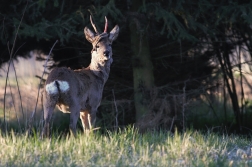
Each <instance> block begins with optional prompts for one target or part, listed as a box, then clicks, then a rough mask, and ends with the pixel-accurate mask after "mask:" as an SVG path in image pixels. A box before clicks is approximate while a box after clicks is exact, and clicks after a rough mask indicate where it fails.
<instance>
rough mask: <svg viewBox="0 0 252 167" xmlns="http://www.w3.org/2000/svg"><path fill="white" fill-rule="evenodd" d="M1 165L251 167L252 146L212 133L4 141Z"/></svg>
mask: <svg viewBox="0 0 252 167" xmlns="http://www.w3.org/2000/svg"><path fill="white" fill-rule="evenodd" d="M0 143H1V149H0V157H1V160H0V166H244V165H245V166H250V165H252V153H251V141H250V140H249V139H247V138H242V137H239V136H225V135H217V134H213V133H207V134H202V133H200V132H197V131H195V132H193V131H192V130H187V131H186V132H184V133H178V132H175V133H174V134H171V133H168V132H147V133H144V134H140V133H138V131H137V130H136V129H135V128H131V127H129V128H126V129H124V130H121V131H119V132H107V134H105V135H104V134H99V132H97V133H95V134H90V135H89V136H87V135H84V134H78V136H77V137H76V138H65V137H59V135H57V134H55V135H53V137H52V138H51V139H43V140H41V139H40V138H39V137H38V136H37V135H34V136H33V137H28V136H27V135H24V134H15V133H14V132H12V133H10V134H8V135H1V136H0Z"/></svg>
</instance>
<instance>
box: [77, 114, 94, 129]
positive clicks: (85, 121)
mask: <svg viewBox="0 0 252 167" xmlns="http://www.w3.org/2000/svg"><path fill="white" fill-rule="evenodd" d="M80 119H81V123H82V127H83V131H84V133H88V132H89V130H90V129H91V128H92V125H91V117H90V114H89V112H88V111H86V110H82V111H81V113H80Z"/></svg>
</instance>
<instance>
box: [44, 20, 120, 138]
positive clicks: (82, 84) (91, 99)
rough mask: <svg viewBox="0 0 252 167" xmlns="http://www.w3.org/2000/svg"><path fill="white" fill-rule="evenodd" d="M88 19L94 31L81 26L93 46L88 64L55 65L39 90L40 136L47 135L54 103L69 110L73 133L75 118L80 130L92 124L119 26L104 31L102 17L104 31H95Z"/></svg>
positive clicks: (63, 110) (87, 128)
mask: <svg viewBox="0 0 252 167" xmlns="http://www.w3.org/2000/svg"><path fill="white" fill-rule="evenodd" d="M90 20H91V23H92V25H93V27H94V29H95V32H96V33H94V32H92V31H91V30H89V29H88V28H87V27H85V29H84V34H85V36H86V39H87V40H88V41H89V42H90V43H92V45H93V50H92V52H91V53H92V58H91V63H90V65H89V66H88V67H87V68H83V69H78V70H71V69H69V68H66V67H59V68H55V69H53V70H52V71H51V73H50V74H49V76H48V78H47V80H46V83H45V90H44V92H43V107H44V121H45V125H44V129H43V132H42V136H45V135H46V136H49V122H50V120H51V117H52V113H53V110H54V108H55V106H56V105H57V107H58V108H59V110H61V111H62V112H65V113H70V125H69V128H70V132H71V133H72V134H73V135H75V134H76V124H77V121H78V118H79V117H80V119H81V121H82V125H83V129H84V131H85V130H90V128H91V127H92V126H94V123H95V120H96V112H97V108H98V107H99V105H100V102H101V99H102V92H103V88H104V85H105V83H106V81H107V79H108V76H109V72H110V65H111V63H112V62H113V59H112V48H111V44H112V42H113V41H114V40H115V39H116V38H117V36H118V33H119V27H118V26H117V25H116V26H115V27H114V28H113V29H112V30H111V32H110V33H107V32H106V31H105V30H107V20H106V25H105V30H104V33H102V34H99V33H98V32H97V30H96V27H95V25H94V24H93V22H92V19H91V17H90ZM90 123H91V124H90Z"/></svg>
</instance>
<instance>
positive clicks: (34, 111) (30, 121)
mask: <svg viewBox="0 0 252 167" xmlns="http://www.w3.org/2000/svg"><path fill="white" fill-rule="evenodd" d="M57 42H58V40H56V41H55V42H54V44H53V46H52V48H51V50H50V52H49V54H48V56H47V59H46V62H45V64H44V71H43V73H42V76H41V79H40V82H39V85H41V83H42V79H43V76H44V74H45V71H46V67H47V62H48V60H49V57H50V55H51V53H52V50H53V48H54V46H55V45H56V44H57ZM39 91H40V86H39V88H38V92H37V100H36V104H35V108H34V110H33V112H32V115H31V117H30V120H29V125H28V126H29V127H28V132H30V130H31V127H32V121H33V117H34V115H35V113H36V110H37V105H38V99H39Z"/></svg>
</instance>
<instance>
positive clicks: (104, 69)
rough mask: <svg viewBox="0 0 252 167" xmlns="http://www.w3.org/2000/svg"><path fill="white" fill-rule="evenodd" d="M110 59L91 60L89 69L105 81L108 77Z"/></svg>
mask: <svg viewBox="0 0 252 167" xmlns="http://www.w3.org/2000/svg"><path fill="white" fill-rule="evenodd" d="M111 63H112V59H110V60H107V61H102V62H97V61H92V60H91V63H90V65H89V70H90V71H91V72H92V73H93V74H94V75H96V76H97V77H101V78H103V79H104V80H105V81H106V80H107V79H108V76H109V72H110V65H111Z"/></svg>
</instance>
